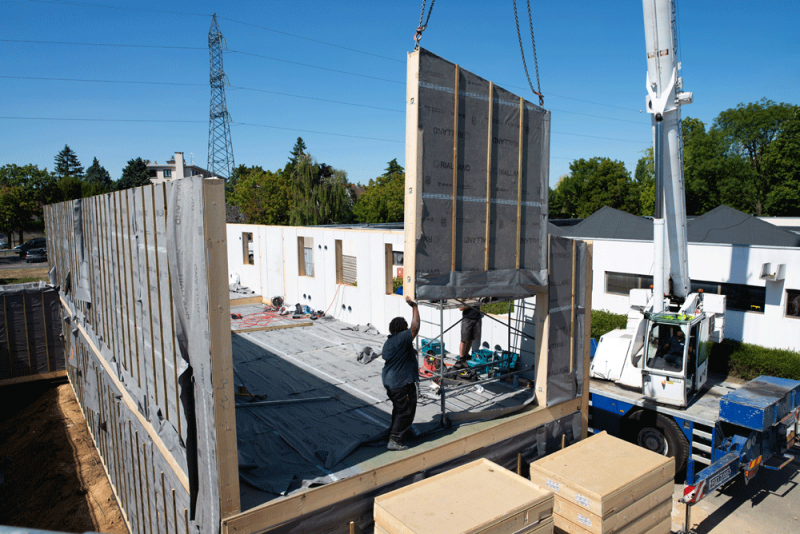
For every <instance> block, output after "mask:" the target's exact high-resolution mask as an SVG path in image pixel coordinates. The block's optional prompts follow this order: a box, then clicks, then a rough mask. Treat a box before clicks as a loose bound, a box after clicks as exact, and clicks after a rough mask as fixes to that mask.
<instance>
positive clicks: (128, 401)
mask: <svg viewBox="0 0 800 534" xmlns="http://www.w3.org/2000/svg"><path fill="white" fill-rule="evenodd" d="M59 298H60V299H61V305H62V306H64V308H65V309H66V310H67V314H68V315H72V312H71V310H70V307H69V305H68V304H67V302H66V301H65V300H64V297H59ZM73 324H74V325H75V326H77V327H78V330H79V331H80V333H81V335H82V336H83V339H85V340H86V343H87V344H88V345H89V348H91V349H92V352H94V353H95V355H96V356H97V359H98V360H99V361H100V364H101V365H102V366H103V369H104V370H105V372H106V374H107V375H108V379H109V380H110V381H111V382H113V384H114V386H115V387H116V388H117V390H119V392H120V395H121V396H122V402H124V403H125V406H127V408H128V409H129V410H130V411H131V412H132V413H133V415H134V416H136V418H137V419H138V420H139V423H141V425H142V426H143V427H144V429H145V431H146V432H147V434H148V435H149V436H150V439H152V440H153V443H154V444H155V446H156V448H157V449H158V451H159V452H160V453H161V454H162V456H164V459H165V460H166V461H167V464H169V466H170V468H171V469H172V471H173V472H174V473H175V476H176V477H177V478H178V480H179V481H180V483H181V485H182V486H183V487H184V489H185V490H186V491H187V493H190V490H189V477H188V476H186V473H184V472H183V469H181V466H179V465H178V462H177V461H175V458H173V457H172V453H170V452H169V449H168V448H167V446H166V445H165V444H164V442H163V441H162V440H161V438H160V437H159V435H158V432H157V431H156V429H155V428H153V425H151V424H150V421H148V420H147V419H145V417H144V416H143V415H142V413H141V412H140V411H139V408H138V407H137V406H136V402H134V400H133V397H131V394H130V393H128V390H127V389H125V386H124V385H123V384H122V382H120V381H119V379H118V378H117V377H116V375H115V374H114V371H113V370H112V369H111V366H110V365H109V364H108V362H107V361H106V359H105V358H104V357H103V355H102V354H101V353H100V350H99V349H98V348H97V346H96V345H95V344H94V343H93V342H92V340H91V338H90V337H89V335H88V333H87V332H86V329H85V328H84V327H83V325H81V324H78V323H77V322H76V321H73Z"/></svg>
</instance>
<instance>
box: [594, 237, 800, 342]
mask: <svg viewBox="0 0 800 534" xmlns="http://www.w3.org/2000/svg"><path fill="white" fill-rule="evenodd" d="M592 241H593V242H594V273H593V291H592V308H593V309H595V310H608V311H610V312H613V313H622V314H627V312H628V297H627V295H615V294H611V293H606V276H605V275H606V273H607V272H615V273H628V274H647V275H652V274H653V244H652V243H651V242H646V241H626V240H603V239H593V240H592ZM765 263H771V264H772V267H773V269H774V268H775V267H776V266H777V265H778V264H785V265H786V279H785V280H782V281H776V282H771V281H764V280H761V279H760V275H761V268H762V265H763V264H765ZM689 277H690V278H691V279H692V280H703V281H710V282H720V283H732V284H744V285H749V286H760V287H766V301H765V307H764V313H757V312H743V311H736V310H730V309H729V310H728V312H727V314H726V320H725V337H726V338H730V339H736V340H739V341H745V342H747V343H754V344H756V345H762V346H764V347H771V348H788V349H791V350H800V319H798V318H792V317H786V316H785V310H786V290H787V289H795V290H797V289H800V249H798V248H781V247H762V246H747V245H725V244H712V243H690V244H689Z"/></svg>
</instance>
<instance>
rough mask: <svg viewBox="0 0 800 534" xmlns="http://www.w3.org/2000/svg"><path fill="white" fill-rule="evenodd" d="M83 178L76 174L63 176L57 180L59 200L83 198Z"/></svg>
mask: <svg viewBox="0 0 800 534" xmlns="http://www.w3.org/2000/svg"><path fill="white" fill-rule="evenodd" d="M84 185H85V184H84V183H83V180H81V179H80V178H78V177H77V176H64V177H63V178H61V179H60V180H59V181H58V189H59V191H60V192H61V193H60V196H61V200H75V199H76V198H83V188H84Z"/></svg>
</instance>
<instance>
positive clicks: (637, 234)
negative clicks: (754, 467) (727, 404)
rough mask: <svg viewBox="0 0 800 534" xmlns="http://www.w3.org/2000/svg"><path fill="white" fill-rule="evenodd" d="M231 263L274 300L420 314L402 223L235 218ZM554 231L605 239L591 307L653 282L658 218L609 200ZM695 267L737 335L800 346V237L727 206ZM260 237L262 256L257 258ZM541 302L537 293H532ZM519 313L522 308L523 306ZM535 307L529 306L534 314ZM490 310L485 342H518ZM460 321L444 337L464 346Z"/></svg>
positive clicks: (356, 320)
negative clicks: (312, 223) (398, 282)
mask: <svg viewBox="0 0 800 534" xmlns="http://www.w3.org/2000/svg"><path fill="white" fill-rule="evenodd" d="M227 232H228V233H227V237H228V269H229V272H230V274H231V275H232V276H233V277H235V276H238V279H239V281H240V283H241V284H242V285H244V286H247V287H249V288H251V289H252V290H254V291H255V292H256V293H258V294H260V295H261V296H262V297H263V298H264V301H265V302H270V301H271V299H272V297H275V296H280V297H282V298H283V299H284V301H285V303H286V304H287V305H294V304H296V303H299V304H302V305H304V306H309V307H310V308H312V309H313V310H322V311H325V312H326V313H327V314H328V315H332V316H334V317H336V318H337V319H340V320H342V321H345V322H347V323H350V324H362V325H364V324H367V323H371V324H373V325H374V326H376V327H377V328H378V330H380V331H381V332H383V333H386V332H387V331H388V324H389V321H390V320H391V319H392V318H394V317H397V316H399V315H402V316H404V317H406V318H407V319H410V317H411V312H410V309H409V308H408V306H407V305H406V303H405V302H404V300H403V297H401V296H399V295H396V294H394V293H393V292H392V280H393V278H395V277H396V276H398V275H400V276H402V268H403V265H402V263H403V262H402V259H403V258H402V256H403V246H404V233H403V230H402V224H397V225H387V226H378V227H363V226H351V227H294V226H257V225H246V224H228V225H227ZM550 232H551V233H556V234H560V235H565V236H567V237H574V238H579V239H587V240H591V241H593V242H594V259H593V261H594V263H593V265H594V274H593V286H592V308H593V309H595V310H608V311H611V312H614V313H620V314H626V313H627V311H628V292H629V290H630V289H631V288H634V287H642V288H646V287H650V285H651V283H652V274H653V246H652V235H653V230H652V222H651V221H650V220H648V219H645V218H643V217H637V216H634V215H629V214H627V213H623V212H620V211H617V210H614V209H612V208H603V209H601V210H599V211H598V212H596V213H595V214H594V215H592V216H591V217H589V218H587V219H585V220H584V221H583V222H581V223H580V224H578V225H575V226H571V227H556V226H553V225H552V224H551V225H550ZM688 235H689V276H690V278H691V279H692V284H693V287H694V288H695V289H697V288H703V290H704V291H705V292H713V293H721V294H725V295H726V296H727V304H728V312H727V316H726V321H725V336H726V337H727V338H731V339H736V340H740V341H746V342H748V343H754V344H757V345H762V346H766V347H776V348H789V349H792V350H795V351H797V350H800V268H798V265H800V236H798V235H796V234H793V233H791V232H788V231H786V230H784V229H782V228H779V227H776V226H774V225H771V224H769V223H766V222H763V221H760V220H758V219H757V218H755V217H751V216H749V215H746V214H744V213H741V212H738V211H736V210H733V209H731V208H728V207H725V206H722V207H720V208H717V209H716V210H713V211H711V212H709V213H707V214H705V215H703V216H702V217H698V218H695V219H693V220H690V221H689V223H688ZM251 240H252V257H251V252H250V251H251ZM531 300H533V299H531ZM516 309H517V311H516V312H515V314H519V312H520V311H521V307H520V306H517V308H516ZM530 312H531V305H530V304H526V310H525V315H526V316H528V315H529V314H530ZM421 315H422V320H423V324H422V328H421V331H420V335H421V336H423V337H428V338H432V337H436V336H438V335H439V332H440V327H439V325H440V324H444V327H445V328H447V327H448V326H450V325H452V324H454V323H455V322H456V321H457V320H458V319H459V318H460V312H459V311H458V310H445V311H444V313H443V314H442V315H441V316H440V313H439V311H438V310H435V309H434V308H431V307H427V306H423V307H422V308H421ZM494 318H495V319H499V320H500V321H501V322H498V321H494V320H490V319H484V321H483V340H484V341H486V342H488V343H489V345H490V346H492V347H494V346H495V345H500V346H501V347H503V348H507V347H508V344H509V343H508V340H509V335H508V329H507V328H506V327H505V326H504V324H502V323H504V322H506V321H507V317H494ZM459 335H460V334H459V329H458V328H453V329H452V330H450V331H449V332H448V333H447V334H446V335H445V338H444V339H445V346H446V349H447V350H448V351H450V352H456V351H457V347H458V344H459V342H460V339H459Z"/></svg>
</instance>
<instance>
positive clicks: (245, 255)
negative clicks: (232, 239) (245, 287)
mask: <svg viewBox="0 0 800 534" xmlns="http://www.w3.org/2000/svg"><path fill="white" fill-rule="evenodd" d="M242 263H244V264H245V265H255V259H254V257H253V233H252V232H242Z"/></svg>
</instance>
